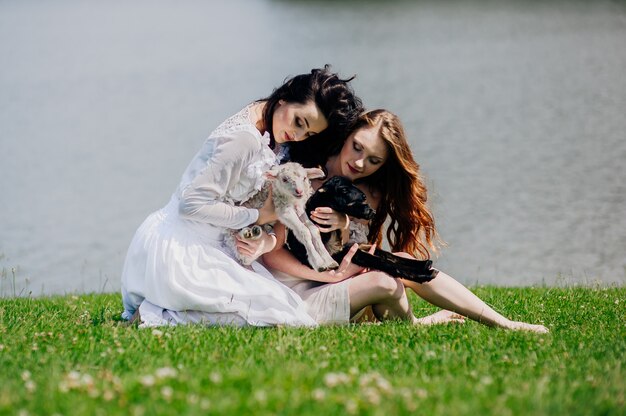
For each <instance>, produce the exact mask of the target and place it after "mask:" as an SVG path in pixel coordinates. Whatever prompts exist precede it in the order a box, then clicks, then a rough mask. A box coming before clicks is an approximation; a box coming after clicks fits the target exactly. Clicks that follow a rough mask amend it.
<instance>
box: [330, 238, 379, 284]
mask: <svg viewBox="0 0 626 416" xmlns="http://www.w3.org/2000/svg"><path fill="white" fill-rule="evenodd" d="M358 249H359V245H358V244H356V243H355V244H354V245H353V246H352V247H350V250H348V252H347V253H346V255H345V256H344V258H343V260H341V264H340V265H339V268H338V269H337V270H331V271H329V272H327V273H328V274H329V275H330V276H333V277H334V280H335V281H336V282H341V281H342V280H346V279H349V278H350V277H354V276H356V275H359V274H361V273H364V272H366V271H367V269H366V268H365V267H362V266H359V265H356V264H353V263H352V257H353V256H354V253H356V251H357V250H358ZM374 250H376V244H372V247H370V249H369V253H370V254H374Z"/></svg>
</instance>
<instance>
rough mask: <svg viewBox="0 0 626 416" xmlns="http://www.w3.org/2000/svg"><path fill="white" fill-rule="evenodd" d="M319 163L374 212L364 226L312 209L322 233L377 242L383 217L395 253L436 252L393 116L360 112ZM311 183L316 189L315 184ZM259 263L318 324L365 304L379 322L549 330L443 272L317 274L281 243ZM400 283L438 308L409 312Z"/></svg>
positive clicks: (415, 171)
mask: <svg viewBox="0 0 626 416" xmlns="http://www.w3.org/2000/svg"><path fill="white" fill-rule="evenodd" d="M290 147H293V148H296V149H291V150H299V148H300V147H301V146H300V143H297V144H295V145H293V146H290ZM312 157H314V158H315V160H313V162H316V161H318V160H319V153H316V154H312V153H308V152H298V154H296V153H295V152H290V158H291V159H292V160H293V159H296V161H299V162H303V163H307V162H311V160H312ZM324 167H325V170H326V172H327V178H331V177H333V176H344V177H347V178H348V179H351V180H352V181H353V182H354V183H355V185H356V186H357V187H359V188H360V189H361V190H362V191H363V192H364V193H365V194H366V196H367V200H368V203H369V204H370V205H371V206H372V207H373V208H375V209H376V217H375V218H374V219H373V220H372V221H371V222H370V223H365V222H359V221H357V220H351V221H348V220H347V217H346V216H345V215H344V214H341V213H338V212H335V211H333V210H332V209H331V208H328V207H321V208H317V209H316V210H315V211H314V213H313V215H312V219H313V220H314V221H315V222H317V223H318V224H319V225H320V230H321V231H322V232H324V231H327V232H328V231H332V230H336V229H342V230H346V231H349V232H345V233H344V238H345V242H352V243H367V242H368V241H369V242H372V243H378V244H380V242H381V241H382V235H383V225H384V224H385V223H386V222H387V221H389V223H388V226H387V233H386V234H387V240H388V241H389V244H390V246H391V248H392V250H393V251H395V252H398V253H399V255H402V256H407V257H418V258H428V257H430V252H431V251H433V250H435V249H436V244H435V243H436V240H437V232H436V228H435V222H434V219H433V216H432V214H431V213H430V210H429V208H428V206H427V204H426V202H427V191H426V187H425V186H424V182H423V180H422V178H421V175H420V170H419V165H418V164H417V163H416V162H415V160H414V159H413V155H412V153H411V150H410V148H409V145H408V142H407V140H406V136H405V133H404V129H403V127H402V124H401V123H400V120H399V119H398V117H397V116H395V115H394V114H392V113H390V112H389V111H386V110H374V111H370V112H368V113H365V114H363V115H362V116H361V117H360V118H359V120H358V121H357V123H356V125H355V127H354V130H353V132H352V133H351V134H350V135H349V136H348V137H347V139H346V140H345V141H344V142H343V143H338V144H337V146H336V147H335V149H330V155H329V156H328V155H327V158H326V160H325V162H324ZM324 180H325V179H324ZM313 185H314V187H315V186H318V187H319V186H320V185H321V183H319V182H318V183H315V182H314V183H313ZM278 234H279V235H280V234H281V233H278ZM263 260H264V262H265V264H266V265H268V266H269V267H270V270H271V271H272V273H273V274H274V275H275V276H276V277H277V278H278V279H279V280H281V281H282V282H283V283H285V284H286V285H288V286H290V287H291V288H292V289H293V290H294V291H295V292H296V293H298V294H299V295H300V296H301V297H302V298H303V299H304V300H305V302H306V304H307V308H308V311H309V313H310V314H311V315H312V316H313V317H314V318H315V319H316V320H317V321H318V322H319V323H347V322H349V320H350V319H351V318H354V316H355V314H357V313H358V312H359V311H361V310H362V309H363V308H365V307H368V306H371V307H372V311H373V313H374V315H375V317H376V318H378V319H388V318H396V319H404V320H408V321H411V322H412V323H414V324H434V323H444V322H454V321H457V322H458V321H462V320H463V317H469V318H471V319H473V320H476V321H479V322H481V323H484V324H486V325H490V326H497V327H501V328H507V329H514V330H526V331H533V332H540V333H543V332H547V329H546V328H545V327H544V326H543V325H533V324H528V323H525V322H518V321H512V320H510V319H508V318H505V317H504V316H502V315H501V314H500V313H498V312H496V311H495V310H493V309H492V308H491V307H489V306H488V305H487V304H486V303H485V302H483V301H482V300H481V299H479V298H478V297H477V296H476V295H474V294H473V293H472V292H471V291H470V290H469V289H467V288H466V287H465V286H463V285H462V284H460V283H459V282H457V281H456V280H455V279H453V278H452V277H450V276H448V275H447V274H445V273H443V272H441V271H439V273H438V275H437V277H435V278H434V279H433V280H431V281H430V282H427V283H423V284H419V283H415V282H411V281H401V280H400V279H394V278H393V277H392V276H388V275H386V274H384V273H382V272H379V271H375V270H374V271H366V272H365V273H361V274H359V275H358V276H355V277H352V278H347V277H349V276H353V275H355V274H358V273H360V272H362V269H361V268H358V267H356V266H354V265H347V264H342V266H341V267H340V269H339V270H338V271H335V272H333V273H329V272H321V273H320V272H317V271H315V270H312V269H311V268H309V267H308V266H304V265H303V264H301V263H300V262H299V261H298V260H297V259H296V258H295V257H294V256H293V255H292V254H291V253H289V252H288V251H287V250H286V249H285V248H277V249H276V250H274V251H272V252H270V253H268V254H266V255H264V256H263ZM344 268H345V270H344ZM405 286H407V287H409V288H411V289H413V290H414V291H415V293H416V294H418V295H419V296H420V297H422V298H423V299H425V300H427V301H428V302H430V303H432V304H434V305H436V306H439V307H441V308H442V311H440V312H437V313H435V314H433V315H431V316H428V317H424V318H416V317H415V316H413V314H412V312H411V309H410V307H409V305H408V300H407V298H406V294H405V291H404V287H405ZM451 311H452V312H451Z"/></svg>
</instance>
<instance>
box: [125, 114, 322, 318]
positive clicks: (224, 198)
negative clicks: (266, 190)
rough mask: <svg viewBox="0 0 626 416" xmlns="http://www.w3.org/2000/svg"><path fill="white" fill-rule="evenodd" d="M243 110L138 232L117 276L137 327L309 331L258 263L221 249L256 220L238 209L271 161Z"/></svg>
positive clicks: (294, 304)
mask: <svg viewBox="0 0 626 416" xmlns="http://www.w3.org/2000/svg"><path fill="white" fill-rule="evenodd" d="M250 107H251V106H248V107H246V108H244V109H243V110H241V111H240V112H239V113H237V114H236V115H234V116H232V117H231V118H229V119H227V120H226V121H225V122H224V123H222V124H221V125H220V126H219V127H218V128H217V129H216V130H215V131H214V132H213V133H211V135H210V136H209V138H208V139H207V140H206V141H205V143H204V144H203V146H202V148H201V149H200V151H199V152H198V153H197V154H196V156H195V157H194V158H193V159H192V161H191V163H190V164H189V166H188V167H187V169H186V170H185V173H184V174H183V177H182V180H181V183H180V185H179V187H178V189H177V190H176V192H175V193H174V194H173V195H172V198H171V200H170V202H169V203H168V204H167V205H166V206H165V207H164V208H162V209H160V210H159V211H157V212H154V213H153V214H151V215H150V216H149V217H148V218H147V219H146V220H145V221H144V222H143V224H142V225H141V226H140V227H139V229H138V230H137V232H136V234H135V236H134V238H133V240H132V242H131V244H130V247H129V249H128V254H127V257H126V261H125V263H124V270H123V272H122V298H123V302H124V309H125V310H124V313H123V314H122V316H123V317H124V318H125V319H130V317H131V316H132V315H133V314H134V312H135V311H136V310H137V309H138V308H139V311H140V316H141V319H142V324H143V325H144V326H155V325H164V324H176V323H188V322H204V323H206V324H213V325H219V324H228V325H255V326H268V325H292V326H313V325H315V321H314V320H313V319H312V318H311V316H309V315H308V314H307V312H306V307H305V305H304V304H303V301H302V299H301V298H300V297H299V296H298V295H297V294H295V293H294V292H293V291H292V290H290V289H289V288H288V287H286V286H285V285H283V284H281V283H280V282H278V281H277V280H276V279H274V277H273V276H272V275H271V274H270V273H269V272H268V271H267V270H266V269H265V268H264V267H263V266H261V265H260V264H259V263H256V262H255V263H253V265H252V267H251V269H249V268H245V267H244V266H242V265H240V264H239V263H238V262H237V261H236V260H234V259H233V257H232V254H231V253H229V251H228V250H227V249H226V248H225V247H224V246H223V244H222V241H223V235H224V232H225V230H226V229H228V228H234V229H238V228H242V227H244V226H247V225H249V224H251V223H253V222H255V221H256V220H257V219H258V210H256V209H249V208H245V207H241V206H238V204H240V203H241V202H244V201H246V200H247V199H248V198H250V196H252V195H253V194H254V193H255V192H257V191H258V190H259V189H260V188H261V185H262V184H263V177H262V173H263V172H264V171H266V170H267V169H268V168H269V167H270V166H272V165H273V164H275V163H276V156H275V155H274V153H273V152H272V150H271V149H270V148H269V146H268V143H269V136H268V135H267V134H266V135H265V136H261V134H260V133H259V131H258V130H257V129H256V127H255V126H254V124H253V123H252V121H251V120H250ZM187 311H193V312H187Z"/></svg>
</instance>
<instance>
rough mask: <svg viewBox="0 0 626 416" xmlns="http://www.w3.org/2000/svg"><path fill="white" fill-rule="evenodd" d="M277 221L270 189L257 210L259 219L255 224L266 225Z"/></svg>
mask: <svg viewBox="0 0 626 416" xmlns="http://www.w3.org/2000/svg"><path fill="white" fill-rule="evenodd" d="M277 219H278V215H276V208H275V207H274V198H272V188H271V187H270V191H269V193H268V195H267V199H266V200H265V203H264V204H263V206H262V207H261V208H259V218H258V219H257V220H256V223H257V224H267V223H270V222H275V221H276V220H277Z"/></svg>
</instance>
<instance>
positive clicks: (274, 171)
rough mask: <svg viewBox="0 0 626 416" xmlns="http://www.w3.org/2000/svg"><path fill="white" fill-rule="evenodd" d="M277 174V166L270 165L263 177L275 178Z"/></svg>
mask: <svg viewBox="0 0 626 416" xmlns="http://www.w3.org/2000/svg"><path fill="white" fill-rule="evenodd" d="M277 176H278V167H277V166H272V167H271V168H270V170H268V171H265V173H264V174H263V177H264V178H265V179H276V177H277Z"/></svg>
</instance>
